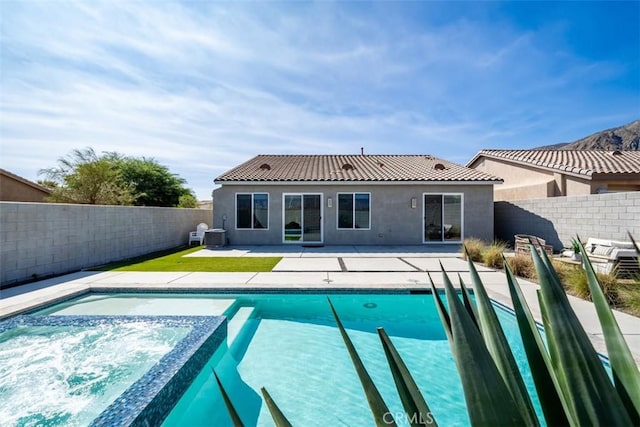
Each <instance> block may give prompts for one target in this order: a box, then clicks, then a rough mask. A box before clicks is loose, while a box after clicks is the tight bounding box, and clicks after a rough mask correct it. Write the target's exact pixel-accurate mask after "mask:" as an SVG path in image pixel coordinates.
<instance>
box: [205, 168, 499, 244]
mask: <svg viewBox="0 0 640 427" xmlns="http://www.w3.org/2000/svg"><path fill="white" fill-rule="evenodd" d="M500 182H502V180H501V179H500V178H497V177H495V176H491V175H489V174H487V173H484V172H480V171H476V170H473V169H469V168H466V167H463V166H460V165H457V164H454V163H451V162H447V161H445V160H441V159H437V158H435V157H432V156H429V155H258V156H256V157H254V158H252V159H251V160H249V161H247V162H245V163H243V164H241V165H239V166H237V167H235V168H233V169H231V170H229V171H228V172H225V173H223V174H222V175H220V176H219V177H218V178H216V179H215V183H216V184H219V185H221V186H220V188H217V189H216V190H215V191H214V192H213V203H214V227H215V228H224V229H226V230H227V237H228V238H229V241H230V243H231V244H261V245H262V244H308V245H320V244H327V245H347V244H348V245H416V244H423V243H424V244H429V243H460V242H461V241H462V240H463V239H464V238H465V237H470V236H474V237H479V238H482V239H485V240H492V239H493V185H494V184H498V183H500Z"/></svg>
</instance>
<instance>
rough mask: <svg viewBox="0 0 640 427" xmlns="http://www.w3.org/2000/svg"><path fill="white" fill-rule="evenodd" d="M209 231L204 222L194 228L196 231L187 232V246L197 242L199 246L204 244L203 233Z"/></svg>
mask: <svg viewBox="0 0 640 427" xmlns="http://www.w3.org/2000/svg"><path fill="white" fill-rule="evenodd" d="M208 229H209V226H208V225H207V224H205V223H204V222H201V223H200V224H198V226H197V227H196V231H191V232H189V246H191V243H192V242H198V244H199V245H202V244H203V243H204V232H205V231H207V230H208Z"/></svg>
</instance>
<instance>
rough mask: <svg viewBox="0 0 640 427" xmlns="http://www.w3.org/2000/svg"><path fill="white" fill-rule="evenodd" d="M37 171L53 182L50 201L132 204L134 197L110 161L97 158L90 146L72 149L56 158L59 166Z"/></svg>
mask: <svg viewBox="0 0 640 427" xmlns="http://www.w3.org/2000/svg"><path fill="white" fill-rule="evenodd" d="M38 173H39V174H41V175H45V176H46V177H47V180H48V181H51V182H52V183H55V184H56V185H55V187H54V188H53V192H52V193H51V196H49V197H48V199H47V200H48V201H50V202H59V203H80V204H91V205H131V204H132V203H133V201H134V199H135V196H134V195H133V193H132V192H131V189H130V188H129V186H127V185H126V184H125V183H124V182H123V181H122V180H121V179H120V171H119V170H118V169H117V168H116V167H115V165H114V164H113V162H111V161H109V160H108V159H105V158H100V157H98V156H97V155H96V153H95V151H94V150H93V148H85V149H75V150H73V151H72V152H71V154H70V155H69V156H67V157H66V158H64V157H61V158H59V159H58V167H53V168H48V169H42V170H40V171H39V172H38Z"/></svg>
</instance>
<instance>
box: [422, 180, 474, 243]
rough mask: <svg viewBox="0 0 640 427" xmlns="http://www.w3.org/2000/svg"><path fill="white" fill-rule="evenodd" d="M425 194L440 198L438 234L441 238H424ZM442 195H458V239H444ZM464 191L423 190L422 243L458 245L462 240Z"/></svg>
mask: <svg viewBox="0 0 640 427" xmlns="http://www.w3.org/2000/svg"><path fill="white" fill-rule="evenodd" d="M425 196H440V200H441V201H442V205H441V206H442V211H441V212H440V234H441V240H427V239H426V238H425V228H426V225H427V224H426V220H427V206H426V204H425V202H424V199H425ZM444 196H460V240H445V239H444ZM464 229H465V223H464V193H459V192H445V191H440V192H425V193H422V232H421V233H422V243H423V244H426V245H428V244H442V243H445V244H447V243H449V244H457V245H459V244H460V243H462V242H463V241H464Z"/></svg>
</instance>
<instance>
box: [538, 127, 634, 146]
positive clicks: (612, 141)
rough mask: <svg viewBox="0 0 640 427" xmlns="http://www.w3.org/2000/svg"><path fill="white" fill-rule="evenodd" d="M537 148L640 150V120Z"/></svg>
mask: <svg viewBox="0 0 640 427" xmlns="http://www.w3.org/2000/svg"><path fill="white" fill-rule="evenodd" d="M535 150H608V151H613V150H620V151H624V150H635V151H638V150H640V120H636V121H634V122H631V123H628V124H626V125H624V126H620V127H617V128H613V129H607V130H603V131H601V132H597V133H594V134H593V135H589V136H587V137H586V138H582V139H579V140H577V141H574V142H566V143H560V144H553V145H545V146H544V147H538V148H535Z"/></svg>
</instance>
